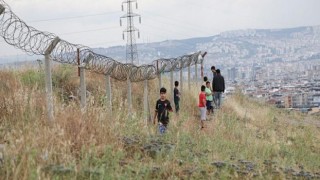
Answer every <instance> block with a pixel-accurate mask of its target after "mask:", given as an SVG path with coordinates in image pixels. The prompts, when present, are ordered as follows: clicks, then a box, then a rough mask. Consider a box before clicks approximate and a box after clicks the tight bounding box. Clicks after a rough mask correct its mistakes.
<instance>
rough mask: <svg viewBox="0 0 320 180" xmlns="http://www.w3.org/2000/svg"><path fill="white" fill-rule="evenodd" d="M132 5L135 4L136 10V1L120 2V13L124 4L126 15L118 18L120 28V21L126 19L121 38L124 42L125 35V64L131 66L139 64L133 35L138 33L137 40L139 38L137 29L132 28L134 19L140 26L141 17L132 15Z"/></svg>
mask: <svg viewBox="0 0 320 180" xmlns="http://www.w3.org/2000/svg"><path fill="white" fill-rule="evenodd" d="M133 3H136V9H138V2H137V0H126V1H124V2H122V5H121V7H122V11H124V4H126V5H127V13H126V14H125V15H123V16H121V17H120V26H122V19H124V18H126V19H127V28H126V29H125V30H124V31H123V34H122V38H123V40H125V35H124V34H125V33H127V46H126V63H129V62H131V63H132V64H137V65H138V64H139V59H138V50H137V44H136V36H135V33H136V32H138V38H140V32H139V29H137V28H135V27H134V21H133V18H134V17H139V22H140V24H141V16H140V15H139V14H136V13H133V8H132V6H133Z"/></svg>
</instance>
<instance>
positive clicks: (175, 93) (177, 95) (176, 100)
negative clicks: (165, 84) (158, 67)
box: [173, 81, 180, 114]
mask: <svg viewBox="0 0 320 180" xmlns="http://www.w3.org/2000/svg"><path fill="white" fill-rule="evenodd" d="M178 86H179V81H175V82H174V90H173V99H174V105H175V108H176V113H177V114H178V113H179V110H180V104H179V103H180V91H179V89H178Z"/></svg>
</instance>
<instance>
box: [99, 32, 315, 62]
mask: <svg viewBox="0 0 320 180" xmlns="http://www.w3.org/2000/svg"><path fill="white" fill-rule="evenodd" d="M94 50H95V51H96V52H97V53H100V54H104V55H107V56H109V57H113V58H115V59H121V60H125V46H116V47H110V48H96V49H94ZM199 50H203V51H208V52H209V54H208V58H207V59H209V60H211V61H214V63H216V64H221V63H222V62H223V63H224V64H226V63H227V64H229V63H230V64H233V63H235V61H237V63H245V62H248V63H252V61H257V60H264V61H297V60H305V59H312V58H314V59H319V58H320V26H312V27H311V26H310V27H297V28H289V29H248V30H237V31H228V32H223V33H221V34H218V35H215V36H210V37H201V38H192V39H184V40H167V41H163V42H156V43H150V44H138V51H139V59H140V61H142V63H149V62H151V61H152V60H154V59H157V58H162V57H164V58H167V57H176V56H180V55H183V54H186V53H191V52H195V51H199Z"/></svg>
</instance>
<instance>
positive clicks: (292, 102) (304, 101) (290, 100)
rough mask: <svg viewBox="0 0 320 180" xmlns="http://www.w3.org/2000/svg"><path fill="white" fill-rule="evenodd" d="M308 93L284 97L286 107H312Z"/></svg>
mask: <svg viewBox="0 0 320 180" xmlns="http://www.w3.org/2000/svg"><path fill="white" fill-rule="evenodd" d="M308 97H309V96H308V94H307V93H299V94H292V95H288V96H285V97H284V106H285V108H308V107H310V103H309V99H308Z"/></svg>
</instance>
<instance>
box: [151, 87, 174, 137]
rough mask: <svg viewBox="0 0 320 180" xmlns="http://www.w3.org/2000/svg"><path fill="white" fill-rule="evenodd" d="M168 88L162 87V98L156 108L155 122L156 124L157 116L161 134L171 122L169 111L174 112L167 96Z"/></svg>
mask: <svg viewBox="0 0 320 180" xmlns="http://www.w3.org/2000/svg"><path fill="white" fill-rule="evenodd" d="M166 93H167V90H166V88H164V87H163V88H161V89H160V99H159V100H158V101H157V103H156V110H155V113H154V118H153V124H156V117H158V128H159V132H160V134H164V133H165V132H166V130H167V127H168V124H169V111H170V112H172V107H171V104H170V101H169V100H167V97H166Z"/></svg>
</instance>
